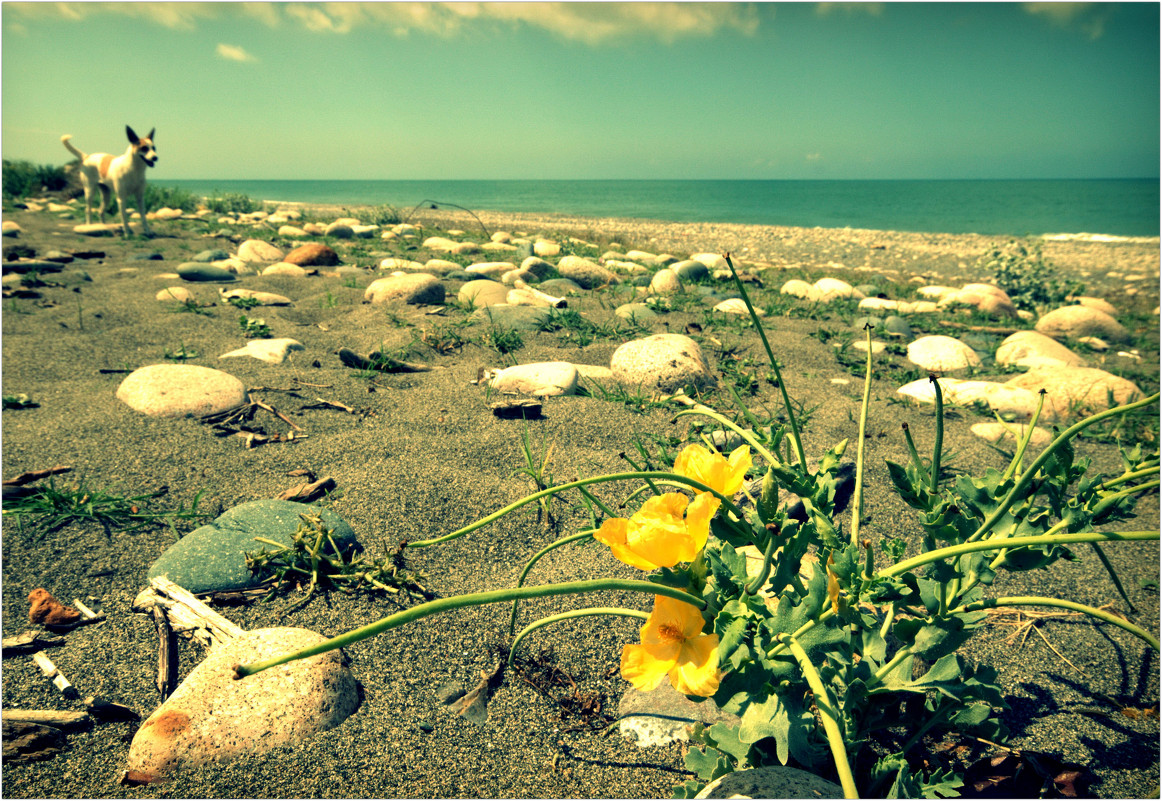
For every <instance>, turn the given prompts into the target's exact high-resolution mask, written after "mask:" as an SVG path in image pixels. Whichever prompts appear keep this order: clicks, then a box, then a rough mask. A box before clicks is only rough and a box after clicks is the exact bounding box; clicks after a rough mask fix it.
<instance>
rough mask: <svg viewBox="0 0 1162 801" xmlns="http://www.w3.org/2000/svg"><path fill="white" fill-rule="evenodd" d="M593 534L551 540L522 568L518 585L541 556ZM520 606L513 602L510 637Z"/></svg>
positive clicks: (584, 532)
mask: <svg viewBox="0 0 1162 801" xmlns="http://www.w3.org/2000/svg"><path fill="white" fill-rule="evenodd" d="M592 536H593V532H592V531H581V532H578V533H577V534H573V535H571V536H568V537H562V538H561V539H559V540H557V541H556V542H551V543H549V544H548V545H546V546H545V547H544V548H541V550H539V551H537V552H536V553H535V554H533V556H532V558H531V559H529V561H528V563H526V564H525V568H524V570H522V571H521V572H520V576H519V577H518V578H517V580H516V586H518V587H523V586H524V583H525V577H526V576H528V574H529V571H530V570H532V569H533V565H535V564H536V563H537V562H539V561H540V560H541V557H542V556H544V555H545V554H547V553H550V552H551V551H554V550H556V549H557V548H560V547H561V546H562V545H568V544H569V543H571V542H577V541H578V540H584V539H587V538H590V537H592ZM519 608H520V601H513V602H512V617H511V618H509V621H508V636H509V637H511V636H512V635H513V633H514V632H516V612H517V609H519Z"/></svg>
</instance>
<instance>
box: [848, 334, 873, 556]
mask: <svg viewBox="0 0 1162 801" xmlns="http://www.w3.org/2000/svg"><path fill="white" fill-rule="evenodd" d="M864 331H865V332H866V334H867V339H866V342H867V366H866V368H865V371H864V377H863V401H862V403H860V407H859V444H858V445H857V446H856V449H855V489H854V490H853V491H852V493H851V544H852V545H858V544H859V526H860V518H861V517H863V440H864V437H865V436H866V433H865V432H866V431H867V410H868V406H870V405H871V376H872V346H871V341H872V338H871V332H872V329H871V326H870V325H865V326H864ZM868 553H871V546H870V545H869V546H868ZM868 577H869V578H870V575H869V576H868Z"/></svg>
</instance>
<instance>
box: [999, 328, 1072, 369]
mask: <svg viewBox="0 0 1162 801" xmlns="http://www.w3.org/2000/svg"><path fill="white" fill-rule="evenodd" d="M996 359H997V364H1004V365H1009V364H1012V365H1016V366H1018V367H1053V366H1055V365H1066V366H1073V367H1086V366H1088V365H1087V363H1086V361H1085V359H1083V358H1081V357H1080V356H1078V355H1077V354H1076V353H1074V352H1073V351H1071V350H1070V349H1069V348H1067V347H1065V346H1064V345H1062V344H1061V343H1060V342H1058V341H1057V340H1055V339H1053V338H1051V337H1047V336H1045V335H1044V334H1042V333H1040V332H1038V331H1018V332H1016V333H1015V334H1010V335H1009V336H1008V337H1006V338H1005V341H1004V342H1002V343H1001V344H1000V346H999V347H998V348H997V353H996Z"/></svg>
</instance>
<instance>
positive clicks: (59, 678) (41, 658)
mask: <svg viewBox="0 0 1162 801" xmlns="http://www.w3.org/2000/svg"><path fill="white" fill-rule="evenodd" d="M32 661H33V662H35V663H36V666H37V667H38V668H40V672H41V673H43V674H44V677H45V678H46V679H52V683H53V685H55V686H56V688H57V689H58V690H60V691H61V695H63V696H64V697H65V698H68V699H70V700H71V699H77V698H80V697H81V694H80V693H78V692H77V688H76V687H74V686H73V685H72V683H71V682H70V681H69V680H68V679H66V678H65V674H63V673H61V672H60V670H59V669H57V666H56V665H54V664H53V661H52V660H51V659H49V658H48V657H47V656H45V654H44V653H42V652H40V651H37V652H36V653H35V654H33V655H32Z"/></svg>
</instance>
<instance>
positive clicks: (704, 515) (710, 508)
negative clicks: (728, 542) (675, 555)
mask: <svg viewBox="0 0 1162 801" xmlns="http://www.w3.org/2000/svg"><path fill="white" fill-rule="evenodd" d="M721 503H722V501H720V500H718V499H717V498H715V497H714V496H713V495H711V494H710V493H709V492H700V493H698V494H697V495H695V496H694V500H693V502H691V504H690V506H689V508H688V509H687V510H686V534H687V536H688V537H689V539H690V544H691V546H692V547H693V551H694V552H693V555H692V556H689V557H687V558H686V559H683V560H682V561H684V562H689V561H691V560H692V559H693V558H694V557H695V556H697V555H698V552H699V551H701V550H702V549H703V548H704V547H705V546H706V540H707V538H709V536H710V520H711V518H713V517H714V513H715V512H717V511H718V507H719V505H720V504H721Z"/></svg>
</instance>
